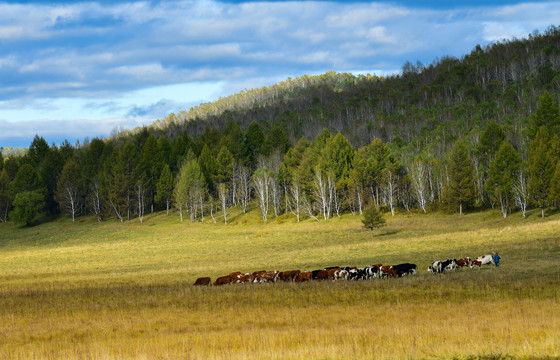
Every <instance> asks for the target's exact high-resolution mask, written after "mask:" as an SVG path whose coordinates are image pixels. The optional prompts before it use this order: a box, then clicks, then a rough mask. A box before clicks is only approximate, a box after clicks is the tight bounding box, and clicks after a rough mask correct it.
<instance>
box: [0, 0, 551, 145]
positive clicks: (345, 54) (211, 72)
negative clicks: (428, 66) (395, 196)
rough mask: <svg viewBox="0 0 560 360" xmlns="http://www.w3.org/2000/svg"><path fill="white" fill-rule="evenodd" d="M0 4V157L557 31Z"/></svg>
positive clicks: (135, 6)
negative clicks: (330, 75)
mask: <svg viewBox="0 0 560 360" xmlns="http://www.w3.org/2000/svg"><path fill="white" fill-rule="evenodd" d="M463 3H467V2H462V1H461V2H460V1H449V0H447V1H435V0H433V1H417V0H409V1H400V2H399V1H390V2H389V1H379V2H369V1H289V2H284V1H260V2H256V1H212V0H201V1H189V0H185V1H182V0H160V1H132V0H131V1H123V0H117V1H105V0H100V1H95V0H94V1H68V0H63V1H56V2H55V1H31V0H22V1H19V2H11V1H10V2H0V147H6V146H11V147H20V146H25V147H27V146H28V145H29V144H30V142H31V140H32V139H33V137H34V136H35V134H39V135H40V136H43V137H44V138H45V139H46V140H47V142H49V143H55V144H60V142H62V141H63V140H64V139H68V140H69V141H70V142H71V143H74V142H75V141H76V140H78V139H80V140H83V139H84V138H86V137H90V138H91V137H95V136H101V137H105V136H108V135H109V134H110V133H111V131H112V130H113V129H115V128H116V127H125V128H134V127H136V126H140V125H142V124H150V123H152V122H153V121H154V120H157V119H160V118H163V117H165V116H166V115H167V114H169V113H170V112H178V111H180V110H184V109H188V108H190V107H191V106H193V105H197V104H199V103H201V102H205V101H212V100H216V99H218V98H219V97H220V96H227V95H230V94H233V93H236V92H239V91H240V90H243V89H250V88H255V87H262V86H268V85H271V84H273V83H276V82H278V81H282V80H285V79H286V78H287V77H296V76H300V75H303V74H308V75H315V74H321V73H324V72H326V71H331V70H334V71H337V72H353V73H356V74H357V73H368V72H369V73H372V74H373V73H375V74H377V75H384V74H388V73H394V72H398V71H399V69H400V68H401V67H402V65H403V64H404V63H405V61H407V60H408V61H411V62H413V63H415V62H416V61H417V60H419V61H422V62H423V63H430V62H432V61H433V60H434V59H435V58H437V57H441V56H444V55H451V56H457V57H460V56H461V55H463V54H466V53H468V52H470V51H471V50H472V48H473V47H474V46H475V45H476V44H481V45H485V44H488V43H490V42H495V41H499V40H501V39H511V38H513V37H517V38H524V37H526V36H527V35H528V34H529V33H531V32H533V31H534V30H539V31H541V32H542V31H544V30H545V29H546V28H547V27H548V26H549V25H559V23H560V21H559V19H560V1H559V2H548V1H543V2H540V1H539V2H521V1H506V0H498V1H489V0H487V1H482V0H475V1H469V2H468V5H464V4H463Z"/></svg>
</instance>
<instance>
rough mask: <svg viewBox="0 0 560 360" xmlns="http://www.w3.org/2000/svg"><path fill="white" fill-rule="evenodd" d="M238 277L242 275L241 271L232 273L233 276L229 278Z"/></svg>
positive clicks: (230, 275)
mask: <svg viewBox="0 0 560 360" xmlns="http://www.w3.org/2000/svg"><path fill="white" fill-rule="evenodd" d="M238 275H241V272H240V271H236V272H232V273H231V274H229V277H230V278H236V277H237V276H238Z"/></svg>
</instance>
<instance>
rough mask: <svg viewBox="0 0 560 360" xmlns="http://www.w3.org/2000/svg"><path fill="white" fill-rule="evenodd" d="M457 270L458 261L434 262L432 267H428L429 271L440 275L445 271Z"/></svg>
mask: <svg viewBox="0 0 560 360" xmlns="http://www.w3.org/2000/svg"><path fill="white" fill-rule="evenodd" d="M455 269H457V260H455V259H447V260H444V261H434V262H433V263H432V265H430V266H429V267H428V271H429V272H432V273H434V274H439V273H442V272H445V271H452V270H455Z"/></svg>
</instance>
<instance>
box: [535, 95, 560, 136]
mask: <svg viewBox="0 0 560 360" xmlns="http://www.w3.org/2000/svg"><path fill="white" fill-rule="evenodd" d="M543 126H544V127H546V128H547V129H548V131H549V133H551V134H554V133H557V132H558V130H560V109H559V108H558V104H556V103H555V101H554V99H553V98H552V95H551V94H550V93H549V92H548V91H546V90H545V91H544V93H543V94H542V95H541V97H539V101H538V103H537V109H536V110H535V112H534V113H533V114H532V115H531V116H530V117H529V125H528V127H527V136H528V137H529V139H530V140H532V139H534V138H535V137H536V136H537V132H538V131H539V128H541V127H543Z"/></svg>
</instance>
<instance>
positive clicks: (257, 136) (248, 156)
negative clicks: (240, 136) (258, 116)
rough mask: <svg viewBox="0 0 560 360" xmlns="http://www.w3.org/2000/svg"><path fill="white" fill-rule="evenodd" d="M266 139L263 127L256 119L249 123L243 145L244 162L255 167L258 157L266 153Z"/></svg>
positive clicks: (252, 167)
mask: <svg viewBox="0 0 560 360" xmlns="http://www.w3.org/2000/svg"><path fill="white" fill-rule="evenodd" d="M264 150H265V139H264V134H263V132H262V129H261V127H260V126H259V124H257V123H256V122H255V121H253V122H251V124H249V127H248V128H247V133H245V141H244V147H243V155H244V163H245V165H246V166H248V167H249V168H250V169H255V168H256V165H257V158H258V156H259V155H262V154H264V153H265V151H264Z"/></svg>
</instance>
